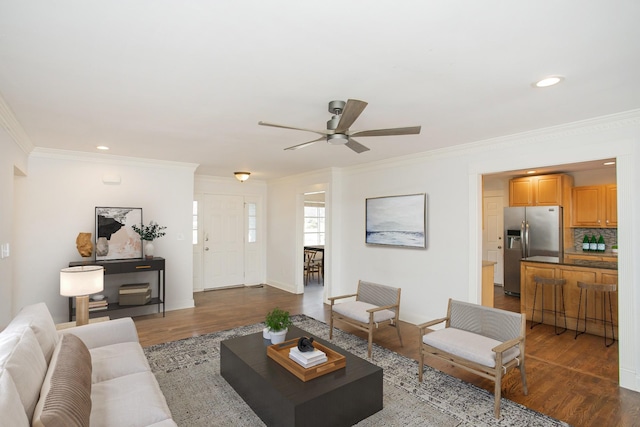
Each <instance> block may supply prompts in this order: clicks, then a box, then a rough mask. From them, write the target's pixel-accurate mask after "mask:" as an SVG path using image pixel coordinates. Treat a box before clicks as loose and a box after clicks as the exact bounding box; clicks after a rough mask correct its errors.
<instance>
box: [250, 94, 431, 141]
mask: <svg viewBox="0 0 640 427" xmlns="http://www.w3.org/2000/svg"><path fill="white" fill-rule="evenodd" d="M366 106H367V103H366V102H364V101H358V100H357V99H349V100H348V101H347V102H344V101H331V102H329V112H330V113H331V114H333V117H332V118H331V120H329V121H328V122H327V130H326V131H325V130H314V129H305V128H299V127H293V126H286V125H279V124H276V123H269V122H263V121H260V122H258V124H259V125H261V126H271V127H275V128H283V129H294V130H304V131H307V132H313V133H317V134H318V135H322V136H321V137H320V138H318V139H314V140H313V141H307V142H303V143H302V144H298V145H294V146H292V147H287V148H285V150H297V149H299V148H304V147H308V146H309V145H311V144H314V143H316V142H318V141H321V140H323V139H326V140H327V142H328V143H329V144H335V145H346V146H347V147H349V148H350V149H352V150H353V151H355V152H356V153H363V152H365V151H369V148H368V147H365V146H364V145H362V144H360V143H359V142H357V141H356V140H354V139H353V138H352V137H354V136H357V137H364V136H393V135H417V134H419V133H420V128H421V127H420V126H411V127H403V128H390V129H374V130H361V131H356V132H352V131H350V130H349V128H350V127H351V125H352V124H353V123H354V122H355V121H356V119H357V118H358V117H360V114H362V112H363V111H364V109H365V108H366Z"/></svg>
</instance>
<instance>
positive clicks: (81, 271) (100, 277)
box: [60, 265, 104, 297]
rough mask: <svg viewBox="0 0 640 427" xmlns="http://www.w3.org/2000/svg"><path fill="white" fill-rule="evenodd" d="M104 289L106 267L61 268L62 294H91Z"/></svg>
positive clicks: (67, 295) (70, 295)
mask: <svg viewBox="0 0 640 427" xmlns="http://www.w3.org/2000/svg"><path fill="white" fill-rule="evenodd" d="M103 289H104V268H103V267H100V266H98V265H87V266H79V267H69V268H63V269H62V270H60V295H62V296H65V297H75V296H80V295H90V294H95V293H96V292H100V291H102V290H103Z"/></svg>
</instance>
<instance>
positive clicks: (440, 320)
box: [417, 317, 449, 335]
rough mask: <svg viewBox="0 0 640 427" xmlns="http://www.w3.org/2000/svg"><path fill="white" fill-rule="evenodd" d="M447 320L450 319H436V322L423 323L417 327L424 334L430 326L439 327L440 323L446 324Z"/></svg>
mask: <svg viewBox="0 0 640 427" xmlns="http://www.w3.org/2000/svg"><path fill="white" fill-rule="evenodd" d="M447 320H449V318H448V317H443V318H441V319H435V320H431V321H429V322H425V323H421V324H419V325H417V327H418V329H419V330H420V332H421V333H422V332H423V331H424V330H425V329H427V328H428V327H429V326H433V325H437V324H438V323H442V322H446V321H447ZM423 335H424V334H423Z"/></svg>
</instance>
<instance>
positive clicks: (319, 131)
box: [258, 121, 329, 135]
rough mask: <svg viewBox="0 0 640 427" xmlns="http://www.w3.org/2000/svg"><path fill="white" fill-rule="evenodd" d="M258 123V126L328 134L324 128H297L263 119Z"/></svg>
mask: <svg viewBox="0 0 640 427" xmlns="http://www.w3.org/2000/svg"><path fill="white" fill-rule="evenodd" d="M258 124H259V125H260V126H271V127H274V128H282V129H293V130H303V131H306V132H313V133H317V134H318V135H328V134H329V133H328V132H327V131H324V130H315V129H306V128H297V127H293V126H287V125H279V124H276V123H269V122H263V121H259V122H258Z"/></svg>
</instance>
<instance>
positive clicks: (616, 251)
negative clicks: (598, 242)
mask: <svg viewBox="0 0 640 427" xmlns="http://www.w3.org/2000/svg"><path fill="white" fill-rule="evenodd" d="M611 252H613V253H614V254H617V253H618V245H613V246H611Z"/></svg>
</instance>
